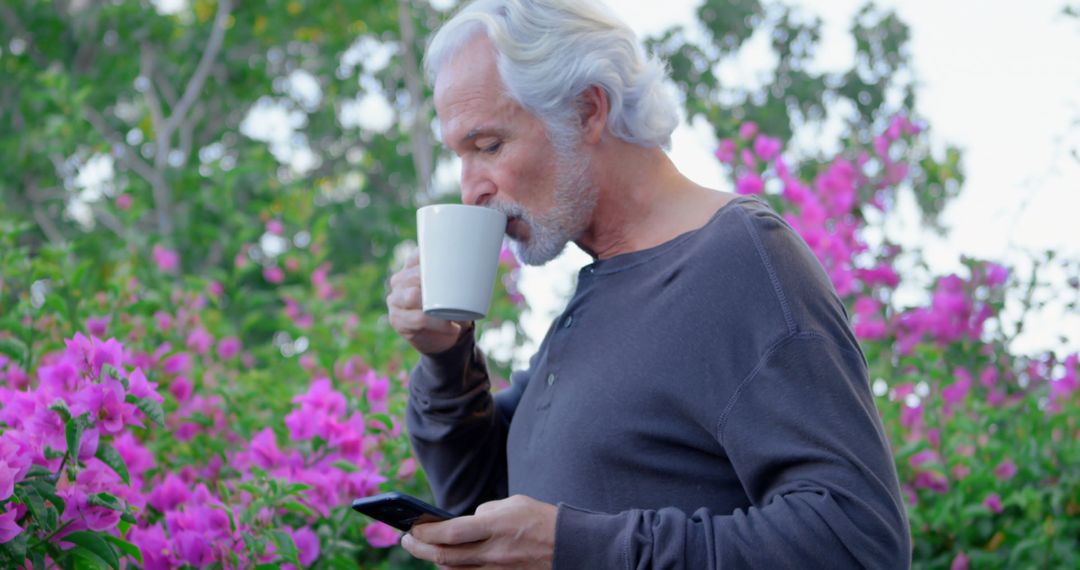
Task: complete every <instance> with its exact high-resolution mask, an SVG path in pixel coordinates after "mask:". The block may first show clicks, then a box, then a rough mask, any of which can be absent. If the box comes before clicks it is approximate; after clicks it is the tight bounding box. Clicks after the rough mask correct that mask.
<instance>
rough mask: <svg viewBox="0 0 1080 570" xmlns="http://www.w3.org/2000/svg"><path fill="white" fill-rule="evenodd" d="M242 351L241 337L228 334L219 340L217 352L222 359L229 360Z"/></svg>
mask: <svg viewBox="0 0 1080 570" xmlns="http://www.w3.org/2000/svg"><path fill="white" fill-rule="evenodd" d="M239 353H240V339H238V338H236V337H235V336H227V337H225V338H223V339H221V340H220V341H218V346H217V354H218V358H220V359H221V360H229V359H231V358H233V357H235V356H236V355H237V354H239Z"/></svg>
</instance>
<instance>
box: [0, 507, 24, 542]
mask: <svg viewBox="0 0 1080 570" xmlns="http://www.w3.org/2000/svg"><path fill="white" fill-rule="evenodd" d="M12 506H13V505H9V506H8V508H11V507H12ZM18 514H19V513H18V511H16V510H15V509H13V508H12V509H11V510H10V511H7V512H6V513H0V544H4V543H6V542H11V539H13V538H15V537H16V536H19V533H21V532H22V527H20V526H19V524H18V523H16V522H15V517H16V516H18Z"/></svg>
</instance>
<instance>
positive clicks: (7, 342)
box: [0, 337, 30, 368]
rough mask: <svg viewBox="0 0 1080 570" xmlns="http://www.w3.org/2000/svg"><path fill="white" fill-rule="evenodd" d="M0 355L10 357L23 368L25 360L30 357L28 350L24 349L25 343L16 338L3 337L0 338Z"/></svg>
mask: <svg viewBox="0 0 1080 570" xmlns="http://www.w3.org/2000/svg"><path fill="white" fill-rule="evenodd" d="M0 353H3V354H6V355H8V356H10V357H11V358H12V359H13V360H16V361H18V362H19V363H20V364H21V365H22V366H23V367H24V368H25V367H26V359H27V357H28V356H29V355H30V349H29V348H27V347H26V343H25V342H23V341H21V340H19V339H17V338H14V337H5V338H0Z"/></svg>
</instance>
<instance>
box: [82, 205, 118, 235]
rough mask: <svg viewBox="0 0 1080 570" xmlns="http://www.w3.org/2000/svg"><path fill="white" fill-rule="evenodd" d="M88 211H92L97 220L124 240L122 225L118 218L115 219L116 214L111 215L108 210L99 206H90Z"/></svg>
mask: <svg viewBox="0 0 1080 570" xmlns="http://www.w3.org/2000/svg"><path fill="white" fill-rule="evenodd" d="M90 211H91V212H93V214H94V219H95V220H99V221H100V222H101V223H102V224H103V225H104V226H105V227H107V228H109V229H110V230H112V232H113V233H114V234H116V235H117V236H118V237H120V238H121V239H125V240H126V236H125V231H124V225H123V224H121V223H120V220H117V219H116V216H113V215H112V214H111V213H109V211H108V210H106V209H105V208H102V207H101V206H91V207H90Z"/></svg>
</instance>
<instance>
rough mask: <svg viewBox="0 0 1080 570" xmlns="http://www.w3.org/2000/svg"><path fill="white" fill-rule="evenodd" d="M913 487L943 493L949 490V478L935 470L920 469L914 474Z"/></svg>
mask: <svg viewBox="0 0 1080 570" xmlns="http://www.w3.org/2000/svg"><path fill="white" fill-rule="evenodd" d="M915 488H916V489H929V490H931V491H934V492H935V493H941V494H945V493H948V492H949V480H948V479H947V478H945V475H943V474H941V473H938V472H937V471H920V472H919V473H917V474H916V475H915Z"/></svg>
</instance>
